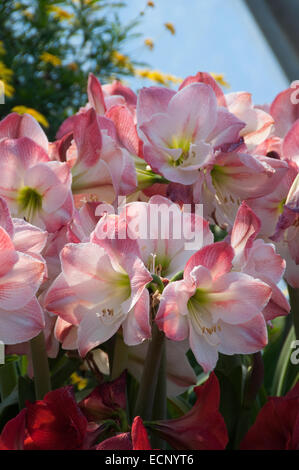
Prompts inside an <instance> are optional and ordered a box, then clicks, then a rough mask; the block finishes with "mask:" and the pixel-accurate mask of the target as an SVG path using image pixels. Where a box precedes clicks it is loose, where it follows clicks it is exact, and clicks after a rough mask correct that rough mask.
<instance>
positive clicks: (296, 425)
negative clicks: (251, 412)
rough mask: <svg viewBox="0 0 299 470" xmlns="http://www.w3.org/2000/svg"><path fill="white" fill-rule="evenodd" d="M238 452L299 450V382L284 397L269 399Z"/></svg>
mask: <svg viewBox="0 0 299 470" xmlns="http://www.w3.org/2000/svg"><path fill="white" fill-rule="evenodd" d="M241 450H299V382H297V384H296V385H295V387H293V389H292V390H290V391H289V392H288V393H287V394H286V396H284V397H270V398H269V399H268V401H267V403H266V404H265V405H264V406H263V408H262V409H261V411H260V412H259V414H258V416H257V419H256V421H255V423H254V425H253V426H252V427H251V428H250V429H249V431H248V433H247V435H246V436H245V438H244V439H243V441H242V443H241Z"/></svg>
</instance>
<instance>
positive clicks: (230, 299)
mask: <svg viewBox="0 0 299 470" xmlns="http://www.w3.org/2000/svg"><path fill="white" fill-rule="evenodd" d="M271 293H272V289H271V287H270V286H269V285H268V284H265V283H264V282H262V281H260V280H259V279H254V278H253V277H251V276H248V275H247V274H244V273H236V272H231V273H227V274H224V275H223V276H221V277H218V278H217V279H216V280H215V282H214V284H213V292H211V293H209V294H208V298H209V311H210V313H211V314H212V317H213V321H214V322H217V321H218V320H223V321H225V322H226V323H230V324H235V325H237V324H239V323H245V322H247V321H250V320H251V319H252V318H253V317H255V316H256V315H258V314H259V313H260V312H261V311H262V310H263V308H264V307H265V306H266V305H267V303H268V301H269V300H270V297H271Z"/></svg>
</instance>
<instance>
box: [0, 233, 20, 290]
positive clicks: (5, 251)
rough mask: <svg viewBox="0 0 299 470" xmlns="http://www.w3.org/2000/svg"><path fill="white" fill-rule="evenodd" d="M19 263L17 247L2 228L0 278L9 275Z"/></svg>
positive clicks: (0, 237)
mask: <svg viewBox="0 0 299 470" xmlns="http://www.w3.org/2000/svg"><path fill="white" fill-rule="evenodd" d="M17 261H18V254H17V252H16V249H15V246H14V244H13V242H12V240H11V238H10V236H9V235H8V233H7V232H6V230H4V229H3V228H2V227H0V276H4V275H5V274H6V273H8V272H9V271H10V270H11V269H12V267H13V266H14V264H15V263H16V262H17ZM0 282H1V278H0Z"/></svg>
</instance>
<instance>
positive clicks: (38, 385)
mask: <svg viewBox="0 0 299 470" xmlns="http://www.w3.org/2000/svg"><path fill="white" fill-rule="evenodd" d="M30 346H31V355H32V364H33V372H34V386H35V398H36V400H42V399H43V398H44V396H45V394H46V393H48V392H49V391H50V390H51V379H50V371H49V363H48V356H47V351H46V344H45V337H44V333H43V332H42V331H41V332H40V333H39V335H37V336H36V337H35V338H33V339H32V340H31V341H30Z"/></svg>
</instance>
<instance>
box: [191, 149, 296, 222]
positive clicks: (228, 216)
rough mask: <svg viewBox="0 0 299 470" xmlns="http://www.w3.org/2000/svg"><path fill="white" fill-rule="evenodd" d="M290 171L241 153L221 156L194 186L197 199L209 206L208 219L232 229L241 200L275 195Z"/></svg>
mask: <svg viewBox="0 0 299 470" xmlns="http://www.w3.org/2000/svg"><path fill="white" fill-rule="evenodd" d="M287 171H288V164H287V163H286V162H284V161H281V160H275V159H273V158H268V157H265V156H252V155H249V154H244V153H238V152H228V153H218V154H217V155H216V156H215V158H214V160H213V162H211V165H209V168H208V169H207V171H206V173H205V174H204V175H202V178H201V179H200V180H199V181H198V184H197V185H194V190H193V192H194V199H195V201H196V202H205V203H206V204H207V208H208V212H209V215H210V216H211V214H212V215H213V217H214V219H216V220H217V223H218V224H220V225H222V224H228V225H229V226H231V227H232V226H233V223H234V220H235V216H236V214H237V210H238V208H239V206H240V204H241V202H242V200H250V199H253V198H259V197H262V196H265V195H267V194H270V193H272V192H273V190H274V189H275V187H276V185H277V184H278V183H279V182H280V181H281V179H282V178H283V177H284V175H285V174H286V173H287ZM206 204H204V208H205V205H206Z"/></svg>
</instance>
